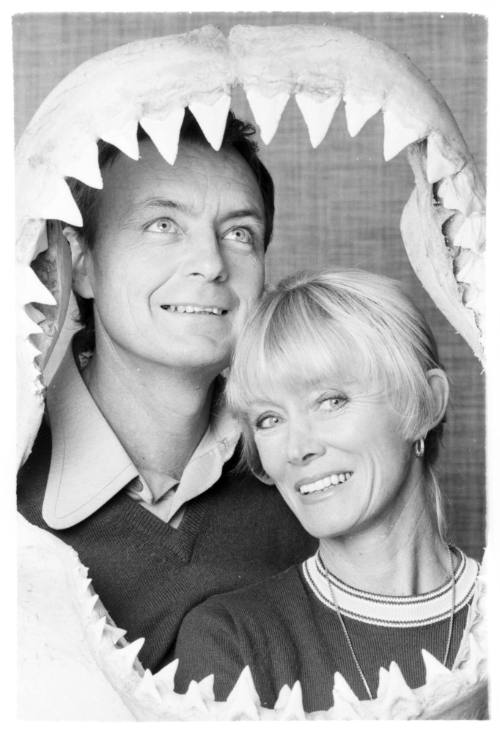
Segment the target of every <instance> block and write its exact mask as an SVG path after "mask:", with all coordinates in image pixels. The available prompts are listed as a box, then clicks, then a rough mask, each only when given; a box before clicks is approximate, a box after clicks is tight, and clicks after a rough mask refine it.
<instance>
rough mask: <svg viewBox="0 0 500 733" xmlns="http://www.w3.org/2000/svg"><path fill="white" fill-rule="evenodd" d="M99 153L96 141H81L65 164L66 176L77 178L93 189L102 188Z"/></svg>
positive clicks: (64, 171)
mask: <svg viewBox="0 0 500 733" xmlns="http://www.w3.org/2000/svg"><path fill="white" fill-rule="evenodd" d="M98 156H99V151H98V148H97V143H96V142H95V140H89V139H85V138H84V139H79V141H78V146H74V149H73V150H72V151H71V157H70V156H68V157H66V158H65V160H64V162H63V171H62V173H64V175H65V176H71V177H72V178H77V179H78V180H79V181H82V183H85V184H87V186H91V187H92V188H102V187H103V182H102V175H101V171H100V169H99V158H98Z"/></svg>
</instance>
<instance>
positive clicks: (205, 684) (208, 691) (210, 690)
mask: <svg viewBox="0 0 500 733" xmlns="http://www.w3.org/2000/svg"><path fill="white" fill-rule="evenodd" d="M198 689H199V691H200V692H201V694H202V695H203V699H204V700H206V701H207V702H214V700H215V694H214V675H213V674H209V675H207V676H206V677H204V678H203V679H202V680H200V682H198Z"/></svg>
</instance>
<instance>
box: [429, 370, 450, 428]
mask: <svg viewBox="0 0 500 733" xmlns="http://www.w3.org/2000/svg"><path fill="white" fill-rule="evenodd" d="M427 382H428V384H429V387H430V388H431V392H432V394H433V397H434V400H433V401H434V412H433V416H432V418H433V422H432V425H429V428H428V429H429V430H431V428H434V427H435V426H436V425H439V423H440V422H441V420H442V419H443V417H444V414H445V412H446V408H447V407H448V398H449V396H450V385H449V383H448V377H447V376H446V374H445V372H444V371H443V370H442V369H429V370H428V372H427Z"/></svg>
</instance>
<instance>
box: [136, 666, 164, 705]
mask: <svg viewBox="0 0 500 733" xmlns="http://www.w3.org/2000/svg"><path fill="white" fill-rule="evenodd" d="M133 694H134V697H137V698H139V699H140V698H150V699H152V700H154V701H155V702H156V703H158V704H161V702H162V699H161V695H160V693H159V692H158V688H157V687H156V685H155V682H154V678H153V675H152V674H151V670H150V669H146V670H144V674H143V675H142V677H141V681H140V682H139V684H138V685H137V687H136V688H135V690H134V693H133Z"/></svg>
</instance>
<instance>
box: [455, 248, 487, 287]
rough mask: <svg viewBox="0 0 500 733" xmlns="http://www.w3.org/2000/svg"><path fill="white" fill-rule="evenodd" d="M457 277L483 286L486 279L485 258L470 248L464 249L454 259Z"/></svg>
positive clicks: (459, 279)
mask: <svg viewBox="0 0 500 733" xmlns="http://www.w3.org/2000/svg"><path fill="white" fill-rule="evenodd" d="M453 268H454V271H455V278H456V279H457V281H458V282H461V283H469V284H471V285H475V286H476V287H479V288H481V286H482V284H483V280H484V258H483V257H482V256H481V255H476V254H475V253H474V252H472V251H471V250H470V249H462V250H461V251H460V252H459V253H458V255H457V256H456V257H455V259H454V261H453Z"/></svg>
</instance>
